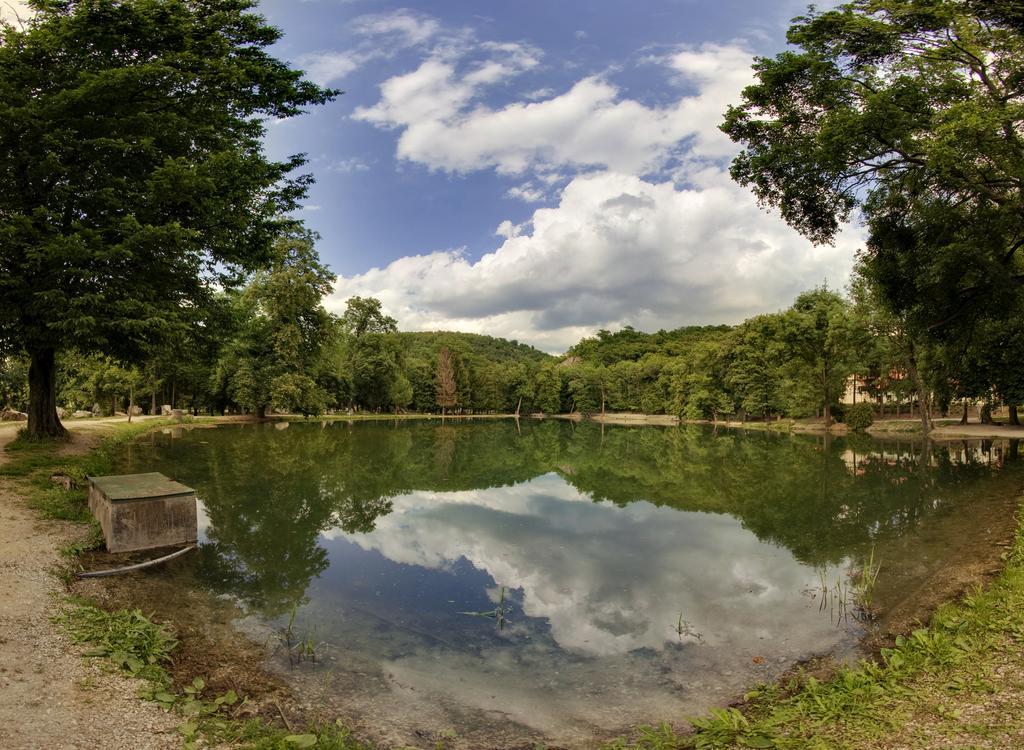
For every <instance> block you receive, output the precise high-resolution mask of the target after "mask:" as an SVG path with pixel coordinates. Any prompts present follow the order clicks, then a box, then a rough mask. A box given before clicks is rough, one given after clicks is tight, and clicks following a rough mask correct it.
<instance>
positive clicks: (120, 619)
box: [57, 605, 178, 681]
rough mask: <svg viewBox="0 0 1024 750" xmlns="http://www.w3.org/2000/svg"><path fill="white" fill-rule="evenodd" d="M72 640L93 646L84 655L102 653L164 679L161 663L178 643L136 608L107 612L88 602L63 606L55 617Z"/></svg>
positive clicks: (119, 663)
mask: <svg viewBox="0 0 1024 750" xmlns="http://www.w3.org/2000/svg"><path fill="white" fill-rule="evenodd" d="M57 621H58V622H59V623H60V624H61V625H62V626H63V627H64V629H65V631H66V632H67V633H68V635H69V636H70V637H71V641H72V642H73V643H87V644H89V645H91V646H92V648H91V649H90V650H89V651H87V652H86V656H93V657H97V656H102V657H106V658H108V659H110V660H111V661H113V662H114V664H115V665H116V666H118V667H120V668H121V669H123V670H125V671H126V672H128V673H129V674H131V675H132V676H134V677H141V678H144V679H150V680H156V681H165V680H166V672H165V671H164V666H165V665H166V664H167V663H168V662H169V661H170V659H171V652H172V651H173V650H174V649H175V647H177V645H178V641H177V639H176V638H175V637H174V635H173V634H172V633H170V632H168V631H167V629H166V628H165V627H164V626H162V625H157V624H156V623H154V622H152V621H151V620H149V619H148V618H147V617H146V616H145V615H143V614H142V612H141V611H139V610H137V609H136V610H131V611H128V610H122V611H118V612H107V611H106V610H102V609H99V608H98V607H93V606H89V605H82V606H78V607H74V608H72V609H66V610H65V611H63V612H62V613H61V614H60V615H58V617H57Z"/></svg>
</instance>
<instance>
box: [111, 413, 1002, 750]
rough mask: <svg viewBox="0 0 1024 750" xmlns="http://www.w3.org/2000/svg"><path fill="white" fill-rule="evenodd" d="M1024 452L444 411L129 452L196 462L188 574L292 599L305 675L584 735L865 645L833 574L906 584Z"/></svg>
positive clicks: (370, 717) (517, 724)
mask: <svg viewBox="0 0 1024 750" xmlns="http://www.w3.org/2000/svg"><path fill="white" fill-rule="evenodd" d="M1015 458H1016V446H1013V447H1012V448H1011V447H1009V446H1006V445H1001V446H996V447H992V446H991V445H987V444H986V445H982V444H981V443H971V444H967V443H963V444H960V443H957V444H953V445H948V446H939V445H932V446H929V447H925V446H922V445H920V444H918V445H915V444H912V443H909V442H905V443H903V444H895V443H884V442H876V441H871V440H860V441H857V440H833V441H831V442H829V443H828V444H826V443H825V442H824V440H823V439H821V438H817V439H815V438H806V437H788V436H777V435H769V434H761V433H753V434H747V435H743V434H739V433H736V432H727V433H717V434H716V433H714V432H712V431H711V430H708V429H704V428H696V427H680V428H652V427H605V428H604V429H602V428H601V426H599V425H594V424H586V423H584V424H571V423H565V422H543V423H533V422H523V423H522V424H521V425H518V426H517V425H516V423H515V422H513V421H488V422H474V423H468V422H457V421H455V422H453V421H451V420H449V421H448V422H446V423H445V424H443V425H442V424H441V423H440V422H438V421H430V422H427V421H409V422H400V423H398V422H396V423H391V422H362V423H345V422H330V423H292V424H290V425H286V426H284V427H282V425H281V424H278V425H273V424H263V425H232V426H222V427H219V428H217V429H196V430H187V429H185V430H181V429H175V430H173V431H172V430H166V431H164V433H163V434H157V435H155V436H153V437H151V438H147V439H146V440H145V441H143V442H141V443H137V444H135V445H133V446H131V447H130V449H128V450H127V451H126V453H125V455H124V456H123V458H122V462H121V466H120V470H122V471H125V472H128V471H131V472H136V471H162V472H163V473H165V474H167V475H169V476H171V477H173V478H175V479H177V480H179V481H181V482H184V483H185V484H188V485H190V486H192V487H195V488H196V490H197V492H198V495H199V498H200V501H201V506H202V507H201V511H200V527H201V528H200V540H201V548H200V553H199V555H198V556H196V557H195V558H194V559H193V561H192V562H191V563H189V564H187V565H182V566H178V567H177V571H178V573H179V574H180V575H182V576H183V578H184V579H186V581H185V582H186V583H187V584H188V585H199V586H202V587H205V588H206V589H208V590H209V591H211V592H213V593H216V594H222V595H227V596H230V597H232V598H233V599H234V600H236V601H238V602H239V603H240V604H241V605H242V607H243V608H244V610H245V611H246V612H247V613H248V615H249V616H248V618H247V627H249V628H250V630H252V631H253V632H258V631H260V630H261V629H262V630H263V632H264V633H267V632H272V631H275V630H276V629H279V628H281V627H283V626H284V625H285V624H287V622H288V621H289V618H290V616H291V614H292V611H293V609H294V612H295V621H294V626H293V629H294V631H295V633H296V635H297V637H302V636H307V635H308V636H309V637H310V638H311V640H312V641H313V642H315V643H316V644H317V653H318V657H319V658H318V661H317V664H316V665H310V664H300V665H298V666H295V667H294V668H292V667H290V666H289V665H288V659H287V657H286V654H285V653H284V652H283V651H282V650H281V649H278V651H277V655H276V656H275V657H274V658H275V660H276V661H277V663H278V665H279V666H280V668H281V669H282V670H283V671H284V672H285V673H286V674H287V675H288V678H289V679H290V680H292V681H294V683H295V684H296V686H297V687H298V688H299V689H300V690H301V691H302V692H303V694H305V695H308V696H315V700H314V702H316V703H318V704H321V705H327V706H330V707H331V708H332V709H333V710H334V711H335V712H336V713H337V714H338V715H339V716H342V717H345V719H346V720H347V721H349V722H352V723H354V724H356V725H357V726H363V727H367V728H369V729H370V731H371V734H376V736H378V737H379V738H380V739H383V740H386V741H390V742H394V743H400V744H406V745H423V746H432V745H433V743H434V742H435V741H436V740H437V739H438V738H449V739H450V738H453V737H454V738H456V740H457V742H456V744H460V743H461V744H466V745H467V746H485V745H486V746H510V747H511V746H518V745H522V744H524V743H533V742H538V741H546V742H553V743H563V744H567V745H578V746H587V745H589V744H592V743H593V742H594V741H595V739H596V738H602V737H609V736H614V735H615V734H616V733H619V732H623V731H628V729H629V727H630V726H632V725H635V724H638V723H656V722H660V721H664V720H669V721H679V720H680V719H682V718H684V717H686V716H690V715H693V714H695V713H697V712H699V711H702V710H704V709H706V708H707V707H709V706H714V705H724V704H726V703H728V702H729V701H730V700H731V699H733V698H735V697H736V696H737V695H738V694H740V693H742V692H743V691H744V690H745V689H747V688H749V687H750V686H751V685H753V684H755V683H757V682H759V681H762V680H766V679H772V678H774V677H776V676H778V675H779V674H781V672H783V671H784V670H785V669H786V668H788V667H790V666H792V665H793V664H794V663H795V662H797V661H798V660H801V659H805V658H808V657H811V656H814V655H819V654H825V653H835V654H839V655H840V656H842V655H850V654H853V653H855V652H856V646H857V642H858V639H859V638H860V636H861V635H862V634H863V629H864V626H863V625H862V624H861V623H860V622H859V621H858V618H857V617H856V615H857V612H856V609H855V608H854V607H853V606H852V592H851V593H841V594H840V596H838V597H837V596H836V594H835V592H836V590H837V589H836V588H835V587H836V586H838V587H839V589H838V590H839V591H840V592H843V591H846V592H850V591H851V589H852V586H853V584H852V581H853V580H855V579H856V578H857V576H858V574H859V571H860V570H861V569H862V567H863V565H864V560H865V559H867V558H868V557H869V556H872V555H873V557H874V559H875V561H876V562H880V564H881V568H880V572H879V576H878V583H877V585H876V587H875V591H874V598H875V601H876V602H878V603H880V605H881V606H882V609H883V611H885V610H890V609H892V610H895V609H899V607H900V606H902V605H903V604H904V600H909V599H910V598H912V597H913V596H914V595H915V592H918V591H919V590H920V589H922V588H926V587H927V586H928V585H929V581H930V580H931V579H932V577H934V576H935V575H936V571H937V570H941V569H942V568H943V567H944V566H948V565H955V564H956V562H957V556H958V555H960V554H963V550H962V546H963V544H964V543H965V540H967V539H983V538H984V537H985V536H986V535H987V534H991V533H993V532H992V528H991V527H992V520H991V519H993V518H996V519H998V518H1001V517H1002V518H1005V517H1006V515H1007V514H1008V513H1012V508H1013V503H1014V502H1015V498H1016V496H1017V492H1018V490H1019V489H1020V487H1021V473H1022V472H1021V469H1020V468H1019V467H1018V464H1017V462H1016V460H1015ZM984 542H985V543H986V544H989V543H991V540H988V539H984ZM823 586H824V587H826V588H828V589H829V590H830V592H831V593H830V594H829V598H827V599H825V601H824V602H823V596H824V594H823V592H822V588H823ZM843 598H849V599H850V600H851V601H850V604H849V606H848V607H846V608H844V607H843V606H842V601H841V599H843ZM485 612H489V613H490V615H491V616H484V615H483V614H482V613H485ZM499 612H500V615H501V617H496V616H495V615H497V614H498V613H499ZM473 613H476V614H473ZM273 641H274V639H273V638H272V639H271V642H273Z"/></svg>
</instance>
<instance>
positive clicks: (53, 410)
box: [28, 349, 68, 438]
mask: <svg viewBox="0 0 1024 750" xmlns="http://www.w3.org/2000/svg"><path fill="white" fill-rule="evenodd" d="M28 434H29V435H31V436H32V437H35V438H41V437H66V436H67V434H68V431H67V430H65V429H64V425H62V424H61V423H60V419H59V418H58V417H57V362H56V353H55V352H54V350H53V349H42V350H39V351H34V352H32V353H31V355H30V359H29V366H28Z"/></svg>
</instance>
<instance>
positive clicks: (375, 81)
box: [0, 0, 862, 352]
mask: <svg viewBox="0 0 1024 750" xmlns="http://www.w3.org/2000/svg"><path fill="white" fill-rule="evenodd" d="M11 2H12V0H0V5H5V4H6V5H10V4H11ZM805 7H806V5H805V2H804V0H714V1H710V0H591V1H590V2H557V1H553V0H516V2H493V1H492V2H482V1H481V0H435V1H434V2H405V3H402V2H392V1H391V0H261V1H260V3H259V5H258V10H259V12H261V13H263V14H264V15H265V16H266V17H267V19H268V20H269V21H270V22H271V23H273V24H274V25H276V26H278V27H279V28H280V29H281V30H282V31H283V33H284V36H283V38H282V39H281V41H280V42H278V44H277V45H276V46H275V47H274V48H273V50H272V51H273V52H274V54H276V55H277V56H278V57H280V58H282V59H284V60H287V61H288V62H289V63H291V64H292V65H294V66H296V67H298V68H301V69H303V70H305V71H307V74H308V76H309V77H310V78H311V79H313V80H315V81H316V82H317V83H320V84H323V85H326V86H330V87H333V88H339V89H342V90H344V94H343V95H342V96H340V97H338V99H337V100H336V101H335V102H333V103H331V104H329V105H326V106H323V107H318V108H315V109H313V110H312V111H310V112H309V113H308V114H305V115H303V116H301V117H298V118H293V119H289V120H285V121H279V122H273V123H270V124H269V126H268V132H267V137H266V146H267V151H268V153H269V154H270V155H271V156H272V157H275V158H281V157H285V156H288V155H291V154H294V153H300V152H301V153H306V154H308V157H309V160H310V161H309V164H308V165H307V167H306V169H307V170H308V171H309V172H310V173H312V174H313V175H314V177H315V178H316V184H315V185H314V186H313V187H312V189H311V190H310V194H309V198H308V200H307V201H306V203H305V206H304V208H303V209H302V211H301V212H300V213H299V216H300V217H301V218H302V219H303V220H304V221H305V222H306V224H307V225H308V226H309V227H310V228H311V229H314V230H315V231H317V232H318V233H319V234H320V236H321V241H320V243H319V245H318V249H319V252H320V254H321V256H322V258H323V259H324V260H325V261H326V262H327V263H328V265H329V266H330V267H331V268H332V270H333V271H334V272H335V273H337V274H338V279H337V282H336V284H335V289H334V292H333V293H332V295H331V296H330V298H329V299H328V300H327V306H328V308H329V309H331V310H333V311H336V312H340V311H341V310H343V309H344V305H345V300H346V299H348V298H349V297H350V296H352V295H361V296H367V295H369V296H374V297H377V298H379V299H380V300H381V301H382V303H383V306H384V308H385V310H386V311H387V312H388V313H389V314H391V315H393V316H394V317H395V318H397V319H398V322H399V327H400V328H401V329H402V330H453V329H454V330H463V331H473V332H478V333H487V334H491V335H495V336H502V337H506V338H510V339H517V340H519V341H523V342H526V343H530V344H533V345H535V346H537V347H539V348H541V349H544V350H546V351H551V352H560V351H564V350H565V349H567V348H568V347H569V346H571V345H572V344H573V343H575V342H576V341H578V340H579V339H580V338H581V337H583V336H587V335H593V334H594V333H595V332H596V331H597V330H598V329H601V328H606V329H610V330H617V329H619V328H621V327H623V326H626V325H632V326H634V327H636V328H638V329H641V330H657V329H661V328H667V329H671V328H676V327H679V326H682V325H691V324H705V323H736V322H739V321H741V320H743V319H744V318H746V317H749V316H751V315H755V314H757V313H761V312H769V311H775V310H779V309H782V308H785V307H787V306H788V305H789V304H790V303H791V302H792V300H793V298H794V297H795V296H796V295H797V294H798V293H799V292H801V291H803V290H805V289H808V288H811V287H813V286H817V285H820V284H822V283H823V282H827V283H828V284H829V285H830V286H832V287H834V288H842V287H843V286H844V285H845V284H846V282H847V280H848V277H849V273H850V268H851V265H852V261H853V256H854V252H855V251H856V249H857V248H858V247H859V246H860V243H861V238H862V230H861V229H860V228H858V227H848V228H847V229H846V230H845V231H844V232H843V233H842V235H841V236H840V237H839V239H838V240H837V242H836V244H835V246H834V247H829V246H823V247H815V246H813V245H811V243H809V242H808V241H807V240H805V239H803V238H801V237H800V236H799V235H798V234H797V233H796V232H795V231H794V230H792V229H790V228H788V227H787V226H786V225H785V224H784V223H783V222H782V221H781V219H779V218H778V216H777V215H776V214H774V213H771V212H768V211H765V210H762V209H760V208H759V207H758V206H757V204H756V201H755V200H754V198H753V196H752V195H751V193H750V192H749V191H748V190H746V189H744V188H741V187H739V186H737V185H735V184H734V183H733V182H732V181H731V180H730V178H729V175H728V165H729V161H730V159H731V157H732V156H733V155H735V153H736V152H737V150H738V149H737V146H736V145H735V144H733V143H731V142H730V141H729V139H728V138H727V137H726V136H725V135H724V134H722V133H721V132H719V131H718V129H717V128H718V125H719V124H720V122H721V119H722V114H723V112H724V111H725V109H726V107H727V106H728V105H729V104H730V103H733V102H736V101H738V97H739V93H740V91H741V90H742V88H743V87H744V85H746V84H747V83H749V82H750V81H751V80H752V74H751V71H750V65H751V61H752V59H753V56H755V55H773V54H775V53H777V52H779V51H781V50H782V49H783V48H784V46H785V32H786V28H787V27H788V25H789V20H790V19H791V18H792V17H793V16H795V15H798V14H799V13H801V12H803V11H804V10H805Z"/></svg>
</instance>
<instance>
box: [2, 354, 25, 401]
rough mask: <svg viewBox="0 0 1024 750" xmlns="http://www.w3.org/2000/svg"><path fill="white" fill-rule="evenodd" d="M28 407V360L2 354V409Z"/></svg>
mask: <svg viewBox="0 0 1024 750" xmlns="http://www.w3.org/2000/svg"><path fill="white" fill-rule="evenodd" d="M27 408H28V362H26V361H25V360H24V359H23V358H22V357H4V356H3V355H0V410H3V409H15V410H17V411H24V410H25V409H27Z"/></svg>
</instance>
